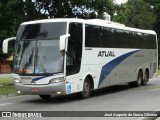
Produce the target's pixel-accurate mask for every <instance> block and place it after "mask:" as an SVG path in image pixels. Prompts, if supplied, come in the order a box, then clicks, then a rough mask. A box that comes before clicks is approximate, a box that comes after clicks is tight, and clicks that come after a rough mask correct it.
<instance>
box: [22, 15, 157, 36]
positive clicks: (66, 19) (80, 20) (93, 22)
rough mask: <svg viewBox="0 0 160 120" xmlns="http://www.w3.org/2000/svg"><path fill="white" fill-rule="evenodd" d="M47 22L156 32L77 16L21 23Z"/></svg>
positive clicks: (149, 32)
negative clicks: (79, 23)
mask: <svg viewBox="0 0 160 120" xmlns="http://www.w3.org/2000/svg"><path fill="white" fill-rule="evenodd" d="M47 22H81V23H85V24H91V25H97V26H104V27H110V28H115V29H123V30H128V31H135V32H141V33H148V34H155V35H156V32H155V31H153V30H143V29H138V28H132V27H126V26H125V25H124V24H120V23H117V22H113V21H107V20H101V19H87V20H84V19H78V18H54V19H42V20H35V21H29V22H23V23H22V24H21V25H26V24H36V23H47Z"/></svg>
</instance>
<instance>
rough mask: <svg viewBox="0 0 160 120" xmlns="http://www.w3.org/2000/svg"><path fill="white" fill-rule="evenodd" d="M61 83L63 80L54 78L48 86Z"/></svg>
mask: <svg viewBox="0 0 160 120" xmlns="http://www.w3.org/2000/svg"><path fill="white" fill-rule="evenodd" d="M63 81H64V78H54V79H51V80H50V82H49V84H54V83H59V82H63Z"/></svg>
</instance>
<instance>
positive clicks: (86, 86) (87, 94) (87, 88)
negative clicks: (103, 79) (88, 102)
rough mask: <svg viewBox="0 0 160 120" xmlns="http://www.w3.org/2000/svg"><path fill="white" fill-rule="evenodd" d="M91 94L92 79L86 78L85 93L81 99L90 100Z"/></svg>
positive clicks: (83, 92) (82, 93)
mask: <svg viewBox="0 0 160 120" xmlns="http://www.w3.org/2000/svg"><path fill="white" fill-rule="evenodd" d="M90 93H91V83H90V79H89V78H86V79H85V80H84V83H83V91H82V92H81V93H80V95H81V98H83V99H85V98H89V97H90Z"/></svg>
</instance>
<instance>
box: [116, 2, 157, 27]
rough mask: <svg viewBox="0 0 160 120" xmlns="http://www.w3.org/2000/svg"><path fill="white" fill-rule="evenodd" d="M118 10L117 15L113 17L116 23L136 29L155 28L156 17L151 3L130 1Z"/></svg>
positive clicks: (118, 7)
mask: <svg viewBox="0 0 160 120" xmlns="http://www.w3.org/2000/svg"><path fill="white" fill-rule="evenodd" d="M116 8H117V9H116V12H117V15H115V16H114V17H113V20H114V21H117V22H121V23H123V24H125V25H127V26H130V27H135V28H141V29H153V28H154V23H155V19H156V16H155V14H154V12H153V9H152V7H151V5H150V4H149V3H146V2H144V1H143V0H128V2H127V3H126V4H122V5H121V6H117V7H116Z"/></svg>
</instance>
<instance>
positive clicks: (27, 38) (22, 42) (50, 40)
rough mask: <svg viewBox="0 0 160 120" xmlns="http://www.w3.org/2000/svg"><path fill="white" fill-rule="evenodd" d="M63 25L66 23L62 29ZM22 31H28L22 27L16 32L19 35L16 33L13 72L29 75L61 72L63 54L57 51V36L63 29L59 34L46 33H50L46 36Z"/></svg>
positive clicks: (62, 33)
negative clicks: (21, 29)
mask: <svg viewBox="0 0 160 120" xmlns="http://www.w3.org/2000/svg"><path fill="white" fill-rule="evenodd" d="M48 24H49V23H48ZM52 24H53V23H52ZM42 26H43V25H42ZM46 26H47V25H46ZM52 27H53V25H52ZM56 27H57V23H56ZM64 27H65V28H66V25H65V26H63V29H64ZM24 28H25V26H23V29H24ZM43 29H44V28H43ZM52 29H57V28H52ZM50 30H51V29H48V31H49V32H50V33H51V31H50ZM65 30H66V29H65ZM24 31H25V32H24ZM40 31H43V30H40ZM29 32H30V31H29ZM46 32H47V30H46ZM53 32H54V31H53ZM59 32H60V31H59ZM20 33H21V34H20ZM24 33H28V32H27V30H25V29H24V30H23V32H22V31H20V30H19V33H18V34H19V35H17V36H19V37H18V38H17V41H16V46H15V56H14V71H15V73H18V74H30V75H33V74H40V75H42V74H45V75H47V74H53V73H61V72H63V61H64V56H63V55H62V53H60V51H59V37H60V35H64V34H65V31H61V34H60V33H58V34H55V33H54V34H50V33H48V35H49V34H50V35H49V37H46V36H43V37H42V36H41V37H40V36H38V35H37V36H36V35H34V37H33V36H32V35H29V34H32V33H28V34H25V35H22V34H24ZM51 35H52V37H51ZM31 36H32V37H31ZM42 38H43V39H42ZM56 38H58V39H56ZM18 39H19V40H18Z"/></svg>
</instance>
